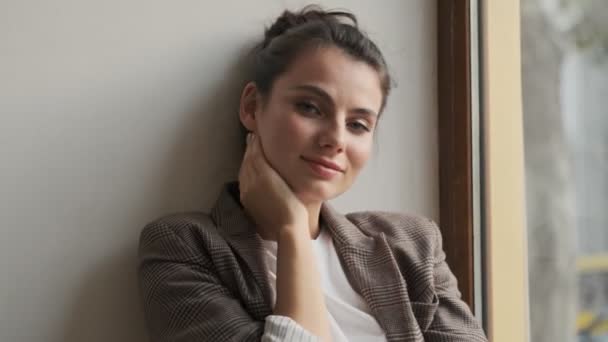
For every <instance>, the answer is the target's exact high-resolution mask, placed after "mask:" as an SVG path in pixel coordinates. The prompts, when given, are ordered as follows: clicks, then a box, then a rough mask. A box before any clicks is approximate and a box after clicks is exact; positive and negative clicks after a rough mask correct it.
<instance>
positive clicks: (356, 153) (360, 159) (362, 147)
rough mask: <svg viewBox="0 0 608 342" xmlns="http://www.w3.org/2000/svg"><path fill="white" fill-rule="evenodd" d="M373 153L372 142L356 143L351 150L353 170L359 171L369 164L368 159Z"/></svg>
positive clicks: (350, 157) (350, 156)
mask: <svg viewBox="0 0 608 342" xmlns="http://www.w3.org/2000/svg"><path fill="white" fill-rule="evenodd" d="M371 154H372V142H371V141H369V142H365V143H360V144H355V145H353V146H352V148H351V149H350V151H349V160H350V165H351V168H352V170H353V171H354V173H355V174H357V173H359V172H360V171H361V169H362V168H363V167H364V166H365V164H367V161H368V160H369V158H370V157H371Z"/></svg>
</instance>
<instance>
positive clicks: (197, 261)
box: [137, 220, 319, 342]
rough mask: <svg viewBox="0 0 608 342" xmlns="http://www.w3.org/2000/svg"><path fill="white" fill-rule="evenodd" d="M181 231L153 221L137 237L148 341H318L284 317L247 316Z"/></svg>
mask: <svg viewBox="0 0 608 342" xmlns="http://www.w3.org/2000/svg"><path fill="white" fill-rule="evenodd" d="M187 230H188V229H187V228H183V229H179V230H178V229H177V228H176V227H174V226H173V225H171V224H170V223H169V222H165V221H162V220H156V221H154V222H152V223H149V224H148V225H146V227H145V228H144V229H143V231H142V233H141V236H140V243H139V262H138V269H137V271H138V282H139V289H140V296H141V301H142V304H143V311H144V317H145V321H146V325H147V328H148V332H149V336H150V340H151V341H162V342H168V341H171V342H195V341H196V342H202V341H263V342H279V341H305V342H312V341H318V340H319V339H318V338H317V337H316V336H315V335H313V334H312V333H310V332H309V331H307V330H305V329H304V328H303V327H302V326H300V325H299V324H298V323H296V322H295V321H294V320H292V319H291V318H289V317H286V316H278V315H270V316H268V317H266V320H265V322H261V321H258V320H255V319H254V318H253V317H251V316H250V315H249V313H248V312H247V311H246V310H245V308H244V307H243V306H242V305H241V303H240V302H239V300H238V299H237V298H235V297H234V296H233V295H232V294H231V292H230V291H229V289H228V288H227V287H226V286H225V285H224V284H222V282H221V281H220V279H219V277H218V276H217V275H216V273H215V272H214V270H213V266H212V263H211V260H210V258H209V256H208V255H205V253H201V252H200V251H198V250H197V248H195V247H194V246H195V241H196V240H195V239H194V237H192V236H190V235H188V234H180V233H181V232H183V231H187Z"/></svg>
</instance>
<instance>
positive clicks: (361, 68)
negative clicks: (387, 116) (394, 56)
mask: <svg viewBox="0 0 608 342" xmlns="http://www.w3.org/2000/svg"><path fill="white" fill-rule="evenodd" d="M304 84H306V85H315V86H318V87H321V88H322V89H323V90H325V91H326V92H327V93H329V94H330V95H331V96H332V97H333V98H334V99H344V100H347V101H353V100H356V102H358V103H359V104H364V105H367V106H369V107H371V108H374V109H376V110H377V109H378V108H379V107H380V105H381V102H382V90H381V86H380V75H379V74H378V72H377V71H376V70H375V69H374V68H373V67H371V66H370V65H368V64H367V63H365V62H363V61H360V60H357V59H355V58H354V57H352V56H350V55H348V54H347V53H346V52H344V51H342V50H341V49H339V48H335V47H320V48H309V49H307V50H306V51H304V52H303V53H301V54H300V55H299V56H297V57H296V58H295V59H294V61H293V62H292V63H291V65H290V66H289V67H288V69H287V70H286V71H285V72H284V73H283V74H282V75H281V76H279V78H278V79H277V80H276V81H275V86H276V89H277V90H279V91H281V90H284V89H289V88H293V87H294V86H298V85H304ZM362 102H364V103H362Z"/></svg>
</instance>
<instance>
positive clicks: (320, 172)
mask: <svg viewBox="0 0 608 342" xmlns="http://www.w3.org/2000/svg"><path fill="white" fill-rule="evenodd" d="M302 159H303V160H304V161H305V162H306V163H307V164H308V165H309V167H310V170H311V171H312V173H313V174H314V175H316V176H317V177H319V178H322V179H325V180H330V179H333V178H334V177H336V176H337V175H339V174H340V173H342V172H341V171H338V170H336V169H332V168H329V167H327V166H325V165H322V164H320V163H317V162H314V161H312V160H308V159H304V158H302Z"/></svg>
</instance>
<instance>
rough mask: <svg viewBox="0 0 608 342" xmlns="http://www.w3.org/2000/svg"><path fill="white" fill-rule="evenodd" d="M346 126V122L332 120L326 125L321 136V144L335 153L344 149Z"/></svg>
mask: <svg viewBox="0 0 608 342" xmlns="http://www.w3.org/2000/svg"><path fill="white" fill-rule="evenodd" d="M346 133H347V132H346V126H345V125H344V124H341V123H338V122H335V121H332V122H330V123H328V124H327V125H325V128H324V129H323V131H322V132H321V134H320V136H319V146H320V147H321V148H322V149H324V150H326V151H331V152H332V153H334V154H337V153H341V152H343V151H344V145H345V142H346Z"/></svg>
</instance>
